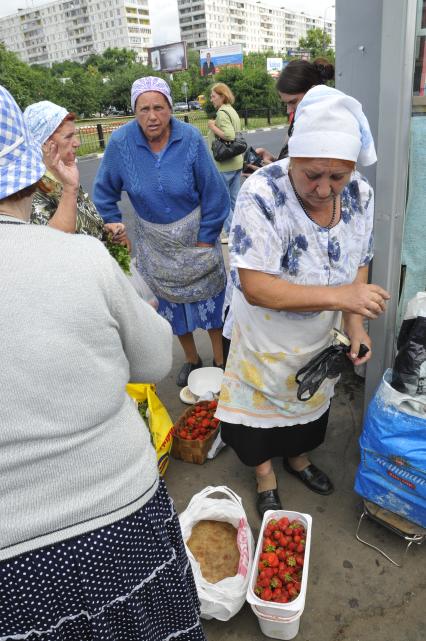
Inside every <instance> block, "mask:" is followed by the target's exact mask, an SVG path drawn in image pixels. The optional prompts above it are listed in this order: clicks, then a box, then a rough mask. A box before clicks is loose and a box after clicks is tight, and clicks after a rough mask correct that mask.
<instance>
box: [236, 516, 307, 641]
mask: <svg viewBox="0 0 426 641" xmlns="http://www.w3.org/2000/svg"><path fill="white" fill-rule="evenodd" d="M284 516H286V517H287V518H288V519H289V520H290V521H293V520H297V521H300V522H301V523H302V524H303V526H304V528H305V531H306V543H305V557H304V564H303V573H302V581H301V587H300V593H299V595H298V596H297V597H296V598H295V599H294V600H293V601H289V602H288V603H274V602H273V601H264V600H263V599H260V598H259V597H258V596H257V594H256V593H255V591H254V588H255V585H256V579H257V574H258V565H259V559H260V555H261V553H262V544H263V532H264V530H265V528H266V526H267V524H268V523H269V521H270V520H271V519H276V520H277V521H279V519H281V518H283V517H284ZM311 535H312V517H311V516H310V515H309V514H303V513H302V512H291V511H287V510H276V511H274V510H268V511H267V512H265V514H264V516H263V521H262V526H261V529H260V534H259V539H258V541H257V546H256V551H255V555H254V561H253V567H252V571H251V575H250V580H249V586H248V589H247V596H246V599H247V601H248V603H250V605H251V607H252V610H253V612H254V613H255V615H256V616H257V618H258V621H259V626H260V629H261V630H262V632H263V634H265V635H266V636H268V637H271V638H273V639H283V640H285V641H288V640H290V639H293V638H294V637H295V636H296V635H297V633H298V631H299V624H300V617H301V616H302V613H303V610H304V607H305V599H306V590H307V585H308V572H309V555H310V550H311Z"/></svg>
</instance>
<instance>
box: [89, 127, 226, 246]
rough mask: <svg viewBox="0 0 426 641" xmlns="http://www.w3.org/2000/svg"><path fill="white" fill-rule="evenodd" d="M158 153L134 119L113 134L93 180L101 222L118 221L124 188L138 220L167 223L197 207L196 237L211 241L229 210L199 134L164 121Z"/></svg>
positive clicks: (224, 188) (221, 186) (193, 128)
mask: <svg viewBox="0 0 426 641" xmlns="http://www.w3.org/2000/svg"><path fill="white" fill-rule="evenodd" d="M170 126H171V133H170V138H169V141H168V143H167V145H166V147H165V148H164V149H163V150H162V151H161V153H160V154H155V153H153V152H152V151H151V149H150V147H149V143H148V141H147V139H146V137H145V135H144V133H143V132H142V129H141V128H140V126H139V124H138V123H137V121H136V120H133V121H131V122H129V123H127V124H126V125H123V126H122V127H120V129H117V130H116V131H114V132H113V134H112V135H111V138H110V140H109V143H108V146H107V148H106V150H105V154H104V157H103V159H102V162H101V165H100V167H99V169H98V173H97V176H96V179H95V185H94V191H93V200H94V202H95V205H96V207H97V209H98V211H99V213H100V214H101V216H102V218H103V219H104V221H105V222H118V221H121V212H120V210H119V208H118V205H117V202H118V201H119V200H120V199H121V192H122V191H126V192H127V194H128V196H129V198H130V201H131V203H132V205H133V207H134V208H135V211H136V213H137V214H138V215H139V216H140V217H141V218H143V219H144V220H147V221H150V222H154V223H162V224H167V223H171V222H174V221H176V220H179V219H181V218H183V217H184V216H186V215H187V214H189V213H190V212H191V211H192V210H193V209H195V207H197V205H200V206H201V224H200V230H199V234H198V240H199V241H201V242H205V243H214V242H215V240H216V239H217V237H218V235H219V234H220V231H221V229H222V224H223V222H224V220H225V219H226V217H227V216H228V214H229V210H230V200H229V195H228V190H227V188H226V185H225V182H224V180H223V179H222V177H221V176H220V174H219V172H218V171H217V169H216V167H215V165H214V162H213V160H212V157H211V155H210V154H209V152H208V149H207V146H206V144H205V142H204V140H203V137H202V136H201V134H200V133H199V131H198V130H197V129H195V127H193V126H192V125H189V124H186V123H183V122H180V121H179V120H177V119H176V118H172V119H171V120H170Z"/></svg>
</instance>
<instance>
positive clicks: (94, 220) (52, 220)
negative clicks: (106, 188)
mask: <svg viewBox="0 0 426 641" xmlns="http://www.w3.org/2000/svg"><path fill="white" fill-rule="evenodd" d="M75 118H76V116H75V114H73V113H68V111H67V110H66V109H64V107H60V106H59V105H56V104H54V103H53V102H50V101H48V100H42V101H41V102H37V103H34V104H32V105H30V106H29V107H27V108H26V110H25V112H24V120H25V122H26V124H27V126H28V128H29V129H30V131H31V134H32V136H33V138H34V140H35V141H36V142H37V143H38V144H39V145H40V146H41V148H42V150H43V154H44V156H45V158H46V159H48V160H53V159H55V158H56V164H58V162H59V163H60V164H63V165H65V166H67V167H72V168H74V170H75V171H74V174H75V175H74V177H73V180H72V181H71V180H69V181H67V182H64V181H63V177H62V178H61V179H60V178H59V175H58V174H56V175H54V174H53V173H51V172H49V171H48V172H46V174H45V175H44V176H43V179H42V181H41V182H40V185H39V187H38V189H37V191H36V193H35V195H34V198H33V205H32V212H31V222H32V223H35V224H38V225H49V226H50V227H54V228H56V229H59V230H61V231H65V232H68V233H76V234H86V235H89V236H94V237H95V238H98V239H99V240H102V238H103V237H105V236H106V234H108V233H111V235H112V236H113V238H114V242H120V243H121V242H124V241H125V240H126V236H125V230H124V225H123V224H122V223H112V224H109V225H104V221H103V220H102V218H101V216H100V215H99V214H98V212H97V209H96V207H95V205H94V204H93V202H92V201H91V200H90V198H89V196H88V194H86V193H85V192H84V191H83V189H82V187H81V185H80V183H79V173H78V169H77V165H76V163H75V159H76V155H77V149H78V147H79V146H80V140H79V138H78V135H77V132H76V128H75ZM48 164H51V163H50V162H49V163H48ZM68 173H69V172H68Z"/></svg>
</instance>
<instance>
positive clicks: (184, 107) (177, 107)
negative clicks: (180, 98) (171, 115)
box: [173, 102, 189, 111]
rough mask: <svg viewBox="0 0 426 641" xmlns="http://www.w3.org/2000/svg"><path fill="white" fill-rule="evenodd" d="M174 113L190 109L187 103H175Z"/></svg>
mask: <svg viewBox="0 0 426 641" xmlns="http://www.w3.org/2000/svg"><path fill="white" fill-rule="evenodd" d="M173 111H189V107H188V105H187V104H186V102H175V104H174V105H173Z"/></svg>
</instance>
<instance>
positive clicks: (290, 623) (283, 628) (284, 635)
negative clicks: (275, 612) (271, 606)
mask: <svg viewBox="0 0 426 641" xmlns="http://www.w3.org/2000/svg"><path fill="white" fill-rule="evenodd" d="M251 609H252V610H253V612H254V613H255V615H256V616H257V620H258V621H259V626H260V629H261V630H262V632H263V634H264V635H265V636H267V637H271V638H272V639H284V641H289V640H290V639H294V637H295V636H296V635H297V634H298V632H299V625H300V617H301V616H302V614H303V610H300V612H296V614H293V615H292V616H291V617H280V616H273V617H271V616H266V615H262V614H260V612H259V610H258V609H257V607H256V606H255V605H252V606H251Z"/></svg>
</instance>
